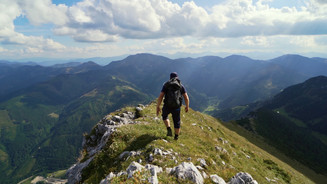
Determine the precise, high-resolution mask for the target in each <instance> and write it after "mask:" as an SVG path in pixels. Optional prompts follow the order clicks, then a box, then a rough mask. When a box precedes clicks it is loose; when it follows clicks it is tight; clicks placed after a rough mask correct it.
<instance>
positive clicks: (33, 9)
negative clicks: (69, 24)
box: [17, 0, 67, 25]
mask: <svg viewBox="0 0 327 184" xmlns="http://www.w3.org/2000/svg"><path fill="white" fill-rule="evenodd" d="M17 3H18V4H19V5H20V7H21V8H22V11H23V14H24V15H26V17H27V18H28V20H29V21H30V22H31V23H32V24H35V25H39V24H44V23H54V24H55V25H63V24H65V23H66V21H67V16H66V12H67V6H65V5H62V4H60V5H58V6H57V5H54V4H52V2H51V0H33V1H29V0H22V1H17Z"/></svg>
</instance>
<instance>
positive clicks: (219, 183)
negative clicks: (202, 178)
mask: <svg viewBox="0 0 327 184" xmlns="http://www.w3.org/2000/svg"><path fill="white" fill-rule="evenodd" d="M210 179H211V181H212V182H214V183H216V184H226V182H225V180H224V179H222V178H221V177H219V176H218V175H216V174H214V175H210Z"/></svg>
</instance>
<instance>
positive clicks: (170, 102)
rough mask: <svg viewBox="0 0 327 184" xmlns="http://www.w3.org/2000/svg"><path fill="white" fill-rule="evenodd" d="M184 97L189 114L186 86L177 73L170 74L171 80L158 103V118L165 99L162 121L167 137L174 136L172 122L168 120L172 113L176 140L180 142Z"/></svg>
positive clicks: (186, 110)
mask: <svg viewBox="0 0 327 184" xmlns="http://www.w3.org/2000/svg"><path fill="white" fill-rule="evenodd" d="M182 96H183V97H184V101H185V112H188V108H189V98H188V95H187V93H186V90H185V88H184V86H183V85H182V84H181V81H180V80H179V78H178V75H177V73H176V72H173V73H171V74H170V80H169V81H167V82H166V83H165V84H164V85H163V87H162V90H161V92H160V95H159V97H158V102H157V116H158V115H159V113H160V112H161V109H160V105H161V102H162V99H163V98H164V97H165V99H164V105H163V108H162V120H163V121H164V123H165V125H166V127H167V136H173V135H172V131H171V128H170V122H169V119H168V115H169V114H170V113H171V114H172V117H173V122H174V128H175V140H178V135H179V132H180V128H181V116H180V112H181V106H182V101H183V99H182Z"/></svg>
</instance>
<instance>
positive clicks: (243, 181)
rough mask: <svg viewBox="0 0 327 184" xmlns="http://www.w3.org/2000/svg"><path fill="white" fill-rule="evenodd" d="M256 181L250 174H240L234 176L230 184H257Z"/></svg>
mask: <svg viewBox="0 0 327 184" xmlns="http://www.w3.org/2000/svg"><path fill="white" fill-rule="evenodd" d="M257 183H258V182H257V181H256V180H253V178H252V176H251V175H250V174H249V173H245V172H240V173H237V174H236V175H235V176H233V177H232V178H231V179H230V181H229V182H228V184H257Z"/></svg>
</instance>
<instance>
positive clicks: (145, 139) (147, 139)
mask: <svg viewBox="0 0 327 184" xmlns="http://www.w3.org/2000/svg"><path fill="white" fill-rule="evenodd" d="M157 139H161V137H157V136H153V135H150V134H143V135H141V136H139V137H137V138H136V139H135V140H134V141H133V142H131V143H130V145H129V146H128V147H126V148H125V150H124V151H136V150H139V149H142V148H145V147H146V145H148V144H149V143H151V142H152V141H154V140H157Z"/></svg>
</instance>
